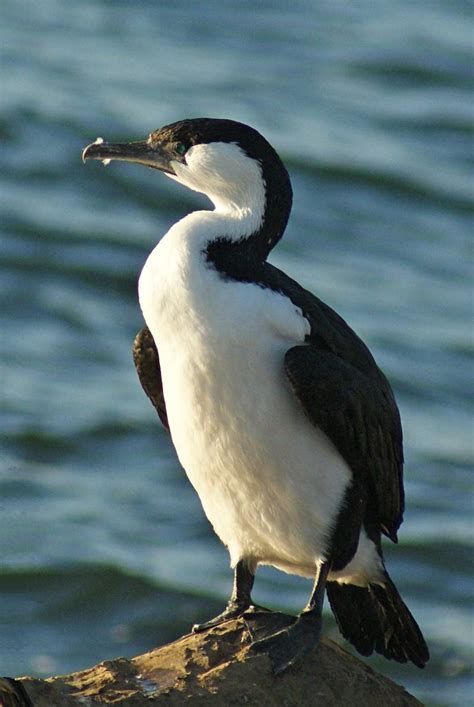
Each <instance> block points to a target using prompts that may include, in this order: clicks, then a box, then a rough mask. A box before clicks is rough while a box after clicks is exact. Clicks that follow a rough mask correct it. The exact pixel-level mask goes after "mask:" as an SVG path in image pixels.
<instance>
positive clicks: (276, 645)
mask: <svg viewBox="0 0 474 707" xmlns="http://www.w3.org/2000/svg"><path fill="white" fill-rule="evenodd" d="M321 626H322V619H321V617H320V616H315V615H314V614H311V613H303V614H300V616H298V618H297V619H296V620H295V621H294V622H293V623H291V624H290V625H289V626H285V627H284V628H283V629H281V630H279V631H277V632H276V633H273V634H272V635H270V636H267V637H265V638H262V639H260V640H257V641H255V642H254V643H252V650H253V651H255V652H256V653H264V654H266V655H268V657H269V658H270V663H271V666H272V670H273V673H274V675H279V674H281V673H283V672H284V671H285V670H287V669H288V668H289V667H290V666H292V665H294V664H295V663H298V662H299V661H300V660H302V659H303V658H304V657H305V656H306V655H308V654H309V653H311V651H312V650H314V648H316V646H317V645H318V644H319V639H320V637H321Z"/></svg>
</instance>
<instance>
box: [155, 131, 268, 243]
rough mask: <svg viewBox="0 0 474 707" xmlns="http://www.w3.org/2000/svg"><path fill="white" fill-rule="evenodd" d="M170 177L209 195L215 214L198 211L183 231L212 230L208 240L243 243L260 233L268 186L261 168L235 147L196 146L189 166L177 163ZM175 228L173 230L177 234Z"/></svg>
mask: <svg viewBox="0 0 474 707" xmlns="http://www.w3.org/2000/svg"><path fill="white" fill-rule="evenodd" d="M172 166H173V169H174V170H175V173H176V174H175V175H171V174H169V175H168V176H169V177H171V179H174V180H175V181H177V182H180V183H181V184H184V185H185V186H187V187H188V188H189V189H192V190H193V191H198V192H201V193H202V194H206V196H208V197H209V199H210V200H211V201H212V203H213V204H214V207H215V210H214V211H208V212H206V211H198V212H195V213H193V214H190V215H189V216H187V217H186V218H185V219H183V220H181V221H180V222H179V224H176V226H178V225H179V227H180V228H181V229H186V230H187V228H188V226H190V227H192V229H193V230H194V229H195V228H198V229H199V223H201V224H202V225H203V226H204V227H205V228H208V229H209V230H208V238H207V240H208V241H209V240H212V239H213V238H216V237H219V236H223V237H226V238H229V239H232V240H239V239H240V238H243V237H244V238H245V237H247V236H250V235H251V234H252V233H255V232H257V231H258V230H259V229H260V227H261V225H262V223H263V217H264V214H265V206H266V194H265V182H264V181H263V179H262V171H261V168H260V165H259V164H258V163H257V162H256V161H255V160H252V159H250V158H249V157H247V155H246V154H245V153H244V152H243V151H242V150H241V149H240V147H238V146H237V145H234V144H229V143H217V142H216V143H210V144H203V145H195V146H194V147H191V148H190V149H189V150H188V152H187V154H186V163H180V162H173V163H172ZM174 229H175V226H174V227H173V228H172V229H171V231H173V230H174Z"/></svg>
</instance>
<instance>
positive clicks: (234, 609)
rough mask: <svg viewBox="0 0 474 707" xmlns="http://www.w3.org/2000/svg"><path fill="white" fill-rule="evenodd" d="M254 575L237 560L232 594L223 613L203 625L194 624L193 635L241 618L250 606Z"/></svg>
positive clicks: (242, 561) (245, 564)
mask: <svg viewBox="0 0 474 707" xmlns="http://www.w3.org/2000/svg"><path fill="white" fill-rule="evenodd" d="M254 579H255V575H254V573H253V572H252V571H251V570H250V569H249V567H248V565H247V563H246V562H245V561H244V560H239V562H238V563H237V565H236V566H235V570H234V586H233V588H232V594H231V596H230V599H229V601H228V603H227V606H226V608H225V609H224V611H223V612H222V613H221V614H219V615H218V616H216V617H215V618H214V619H211V620H210V621H206V622H205V623H203V624H195V625H194V626H193V633H198V632H199V631H206V630H207V629H208V628H213V627H214V626H219V624H222V623H224V622H225V621H229V620H230V619H236V618H238V617H239V616H242V614H244V613H245V612H246V611H247V609H248V608H249V607H250V605H251V598H250V594H251V591H252V587H253V583H254Z"/></svg>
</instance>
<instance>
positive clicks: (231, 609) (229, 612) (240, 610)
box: [193, 601, 249, 633]
mask: <svg viewBox="0 0 474 707" xmlns="http://www.w3.org/2000/svg"><path fill="white" fill-rule="evenodd" d="M248 609H249V606H248V605H245V604H240V603H237V602H234V601H229V603H228V604H227V606H226V608H225V609H224V611H223V612H222V613H220V614H218V615H217V616H215V617H214V618H213V619H210V620H209V621H205V622H204V623H202V624H194V626H193V633H201V632H202V631H207V629H209V628H214V627H215V626H220V625H221V624H223V623H225V622H226V621H231V620H232V619H238V618H239V616H242V615H243V614H244V613H245V612H246V611H248Z"/></svg>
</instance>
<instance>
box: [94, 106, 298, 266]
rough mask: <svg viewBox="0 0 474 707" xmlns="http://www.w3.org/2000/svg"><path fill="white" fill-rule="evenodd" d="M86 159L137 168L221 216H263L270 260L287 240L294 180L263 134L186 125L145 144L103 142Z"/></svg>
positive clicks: (232, 126) (229, 123) (209, 121)
mask: <svg viewBox="0 0 474 707" xmlns="http://www.w3.org/2000/svg"><path fill="white" fill-rule="evenodd" d="M82 159H83V161H84V162H85V161H86V160H89V159H94V160H101V161H102V162H104V163H105V164H108V162H109V161H111V160H122V161H126V162H136V163H138V164H142V165H145V166H146V167H151V168H153V169H158V170H160V171H162V172H164V173H165V174H166V175H167V176H169V177H171V178H172V179H174V180H176V181H177V182H180V183H181V184H184V185H185V186H187V187H188V188H189V189H192V190H193V191H197V192H201V193H203V194H206V195H207V196H208V197H209V198H210V199H211V201H212V202H213V204H214V205H215V207H216V209H217V210H221V211H232V210H234V211H235V210H238V211H241V212H245V211H246V210H255V211H258V212H259V213H260V214H261V223H262V228H265V224H266V226H267V228H265V230H266V231H269V233H270V232H271V233H270V235H267V234H265V239H262V242H263V240H265V241H266V244H267V246H266V248H265V249H264V250H266V253H265V256H266V254H268V252H269V251H270V249H271V248H272V247H273V246H274V245H275V243H276V242H277V241H278V240H279V238H280V237H281V235H282V234H283V231H284V229H285V226H286V222H287V220H288V216H289V213H290V209H291V199H292V192H291V184H290V179H289V176H288V173H287V171H286V169H285V167H284V165H283V163H282V162H281V160H280V158H279V157H278V155H277V153H276V152H275V150H274V149H273V148H272V146H271V145H270V144H269V143H268V142H267V140H266V139H265V138H264V137H263V136H262V135H261V134H260V133H259V132H257V131H256V130H254V129H253V128H251V127H249V126H248V125H244V124H243V123H239V122H236V121H234V120H225V119H217V118H194V119H191V120H182V121H179V122H177V123H173V124H172V125H166V126H165V127H163V128H160V129H159V130H155V131H154V132H152V133H150V135H149V136H148V138H147V139H146V140H143V141H140V142H130V143H124V144H112V143H107V142H104V141H103V140H101V139H100V138H98V139H97V141H96V142H94V143H92V144H91V145H88V146H87V147H86V148H85V149H84V151H83V153H82ZM270 225H271V228H269V227H270Z"/></svg>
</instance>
